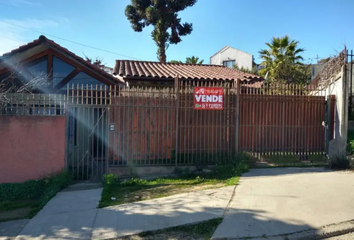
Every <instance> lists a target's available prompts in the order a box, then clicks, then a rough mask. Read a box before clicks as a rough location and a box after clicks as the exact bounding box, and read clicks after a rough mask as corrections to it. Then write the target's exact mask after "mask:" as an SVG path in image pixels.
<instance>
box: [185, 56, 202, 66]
mask: <svg viewBox="0 0 354 240" xmlns="http://www.w3.org/2000/svg"><path fill="white" fill-rule="evenodd" d="M203 62H204V60H200V61H199V58H198V57H195V56H192V57H187V58H186V63H187V64H197V65H202V64H203Z"/></svg>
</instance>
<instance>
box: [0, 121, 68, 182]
mask: <svg viewBox="0 0 354 240" xmlns="http://www.w3.org/2000/svg"><path fill="white" fill-rule="evenodd" d="M64 161H65V117H53V116H51V117H49V116H0V183H5V182H23V181H26V180H30V179H38V178H41V177H43V176H45V175H48V174H50V173H54V172H58V171H60V170H62V169H63V168H64Z"/></svg>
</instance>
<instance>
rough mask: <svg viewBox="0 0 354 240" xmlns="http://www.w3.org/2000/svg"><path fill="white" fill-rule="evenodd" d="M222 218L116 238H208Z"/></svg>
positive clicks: (179, 239) (171, 239)
mask: <svg viewBox="0 0 354 240" xmlns="http://www.w3.org/2000/svg"><path fill="white" fill-rule="evenodd" d="M221 221H222V218H215V219H211V220H209V221H205V222H201V223H197V224H191V225H184V226H177V227H172V228H166V229H162V230H157V231H151V232H145V233H140V234H138V235H133V236H127V237H121V238H117V239H116V240H166V239H167V240H182V239H183V240H201V239H210V238H211V236H212V235H213V233H214V231H215V229H216V228H217V227H218V226H219V224H220V223H221Z"/></svg>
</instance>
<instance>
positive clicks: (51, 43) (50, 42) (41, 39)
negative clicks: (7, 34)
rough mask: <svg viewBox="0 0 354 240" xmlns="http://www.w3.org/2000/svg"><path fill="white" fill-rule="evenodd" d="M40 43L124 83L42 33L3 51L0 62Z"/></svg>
mask: <svg viewBox="0 0 354 240" xmlns="http://www.w3.org/2000/svg"><path fill="white" fill-rule="evenodd" d="M41 43H46V44H48V46H49V47H53V48H56V49H57V50H59V51H61V52H63V53H64V54H66V55H68V56H70V57H72V58H74V59H75V60H76V61H78V62H80V63H81V64H83V65H85V66H86V67H88V68H90V69H92V70H94V71H96V72H97V73H99V74H100V75H102V76H104V77H106V78H109V79H111V80H113V81H117V82H119V83H124V82H123V81H122V80H120V79H118V78H116V77H114V76H112V75H111V74H109V73H107V72H106V71H104V70H102V69H99V68H98V67H97V66H96V65H94V64H91V63H90V62H88V61H86V60H85V59H83V58H82V57H79V56H77V55H76V54H74V53H73V52H70V51H69V50H68V49H66V48H64V47H62V46H60V45H59V44H57V43H56V42H54V41H53V40H50V39H48V38H46V37H45V36H43V35H41V36H39V38H38V39H35V40H34V41H32V42H29V43H27V44H25V45H22V46H20V47H18V48H16V49H14V50H12V51H10V52H8V53H4V54H3V55H2V56H0V62H1V60H2V59H5V58H8V57H11V56H13V55H14V54H16V53H20V52H23V51H26V50H27V49H30V48H33V47H35V46H37V45H39V44H41Z"/></svg>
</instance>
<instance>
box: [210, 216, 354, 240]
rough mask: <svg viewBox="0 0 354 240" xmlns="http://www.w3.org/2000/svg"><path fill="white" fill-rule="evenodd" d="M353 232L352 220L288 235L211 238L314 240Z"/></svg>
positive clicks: (216, 239) (353, 222) (214, 239)
mask: <svg viewBox="0 0 354 240" xmlns="http://www.w3.org/2000/svg"><path fill="white" fill-rule="evenodd" d="M350 232H354V219H353V220H349V221H345V222H340V223H334V224H330V225H325V226H322V227H319V228H313V229H308V230H304V231H300V232H294V233H289V234H281V235H275V236H266V235H264V236H260V237H238V238H212V239H213V240H218V239H220V240H221V239H235V240H236V239H239V240H241V239H252V240H312V239H313V240H315V239H326V238H329V237H336V236H340V235H343V234H347V233H350Z"/></svg>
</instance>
